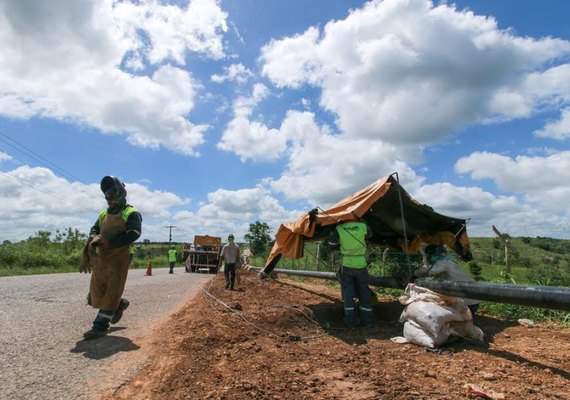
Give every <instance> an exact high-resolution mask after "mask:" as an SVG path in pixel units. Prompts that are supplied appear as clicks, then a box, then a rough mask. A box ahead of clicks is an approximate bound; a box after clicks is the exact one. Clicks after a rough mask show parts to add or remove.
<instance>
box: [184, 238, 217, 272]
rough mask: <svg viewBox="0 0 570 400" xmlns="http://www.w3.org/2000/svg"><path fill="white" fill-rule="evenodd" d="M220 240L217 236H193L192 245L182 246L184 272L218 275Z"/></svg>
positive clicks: (185, 244)
mask: <svg viewBox="0 0 570 400" xmlns="http://www.w3.org/2000/svg"><path fill="white" fill-rule="evenodd" d="M221 251H222V238H221V237H217V236H208V235H205V236H201V235H196V236H194V243H184V245H183V246H182V261H183V262H184V268H185V269H186V272H206V273H211V274H217V273H218V269H219V267H218V265H219V262H220V253H221Z"/></svg>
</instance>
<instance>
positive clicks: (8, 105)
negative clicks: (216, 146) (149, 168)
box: [0, 0, 227, 155]
mask: <svg viewBox="0 0 570 400" xmlns="http://www.w3.org/2000/svg"><path fill="white" fill-rule="evenodd" d="M226 18H227V15H226V14H225V13H224V12H223V11H222V10H221V9H220V6H219V4H218V2H217V1H215V0H193V1H191V2H190V3H189V4H188V6H187V7H185V8H182V7H179V6H175V5H161V4H159V3H158V2H156V1H143V2H137V3H131V2H121V3H115V2H113V1H111V0H106V1H87V0H84V1H69V0H54V1H50V2H49V3H46V2H44V1H39V0H36V1H32V2H6V1H4V2H2V3H1V4H0V47H1V48H2V49H3V51H2V52H0V88H1V89H0V105H1V106H2V107H0V115H3V116H7V117H13V118H29V117H32V116H41V117H47V118H54V119H59V120H66V121H69V120H71V121H74V122H76V123H79V124H86V125H88V126H91V127H94V128H98V129H100V130H102V131H103V132H106V133H120V134H124V135H126V136H127V137H128V140H129V141H130V142H131V143H133V144H136V145H139V146H148V147H158V146H164V147H166V148H168V149H170V150H173V151H176V152H180V153H183V154H191V155H193V154H197V151H196V147H197V146H199V145H200V144H201V143H202V142H203V135H204V132H205V130H206V129H207V128H208V127H207V126H206V125H196V124H194V123H192V122H191V121H189V120H188V119H187V115H188V114H189V113H190V111H191V110H192V109H193V107H194V100H193V98H194V96H195V95H196V92H197V91H198V90H199V89H200V85H199V84H198V83H197V82H196V81H195V80H194V78H193V77H192V75H191V73H189V72H188V71H185V70H183V69H181V68H179V67H175V66H172V65H168V63H174V64H179V65H184V57H185V54H187V53H188V52H196V53H199V54H201V55H202V56H204V57H207V58H213V59H219V58H221V57H223V56H224V51H223V45H222V38H223V36H222V35H223V33H224V32H225V31H226V30H227V27H226V22H225V20H226ZM165 63H167V64H165ZM123 64H124V66H125V67H126V68H133V72H126V71H125V70H123V69H121V66H122V65H123ZM145 65H154V66H155V67H156V70H155V72H154V73H153V75H152V76H146V75H144V74H139V75H137V74H135V72H138V71H139V70H141V69H142V68H144V67H145Z"/></svg>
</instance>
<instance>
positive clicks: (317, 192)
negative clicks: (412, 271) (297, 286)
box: [0, 0, 570, 241]
mask: <svg viewBox="0 0 570 400" xmlns="http://www.w3.org/2000/svg"><path fill="white" fill-rule="evenodd" d="M568 15H570V3H569V2H567V1H563V0H560V1H549V2H536V1H530V0H528V1H521V0H516V1H515V0H513V1H507V0H504V1H491V0H481V1H456V2H451V1H446V2H443V1H442V2H440V1H433V2H430V1H425V0H385V1H370V2H365V1H351V0H334V1H332V0H330V1H329V0H327V1H325V0H312V1H301V0H289V1H277V0H240V1H215V0H193V1H190V2H186V1H164V2H161V1H157V0H155V1H132V2H127V1H109V0H107V1H86V0H51V1H49V2H45V1H42V0H22V1H18V2H15V1H10V0H0V48H2V49H3V50H2V52H0V171H1V173H0V193H1V196H0V205H1V207H0V226H1V229H0V240H11V241H17V240H21V239H25V238H27V237H29V236H30V235H33V234H34V233H35V232H37V231H39V230H48V231H51V232H55V230H57V229H65V228H67V227H73V228H78V229H80V230H81V231H83V232H87V231H88V230H89V228H90V226H91V225H92V224H93V222H94V220H95V218H96V215H97V213H98V212H99V211H100V210H101V209H102V208H104V207H105V202H104V200H103V196H102V194H101V192H100V190H99V182H100V180H101V178H102V177H103V176H105V175H109V174H111V175H116V176H118V177H119V178H120V179H121V180H123V181H124V182H125V184H126V186H127V191H128V198H129V202H130V203H131V204H133V205H135V206H136V207H137V208H139V209H140V210H141V213H142V214H143V218H144V224H143V235H142V237H141V239H150V240H153V241H154V240H168V229H167V228H166V226H168V225H174V226H176V228H175V229H174V230H173V240H175V241H191V240H192V239H193V236H194V235H195V234H209V235H222V236H226V235H227V234H228V233H234V234H235V235H236V236H237V238H238V240H241V238H242V237H243V235H244V234H245V233H246V232H247V229H248V226H249V224H250V223H252V222H255V221H256V220H260V221H263V222H266V223H268V224H269V225H270V226H271V227H272V228H273V229H274V231H275V230H276V229H277V228H278V226H279V224H280V223H282V222H285V221H290V220H294V219H296V218H298V217H299V216H300V215H301V214H302V213H303V212H306V211H307V210H310V209H311V208H314V207H316V206H319V207H321V208H326V207H328V206H330V205H331V204H333V203H335V202H336V201H338V200H340V199H341V198H343V197H345V196H347V195H348V194H350V193H352V192H354V191H356V190H358V189H360V188H362V187H364V186H366V185H368V184H370V183H371V182H373V181H375V180H377V179H379V178H381V177H382V176H385V175H387V174H390V173H392V172H398V175H399V178H400V182H401V183H402V185H403V186H404V187H405V188H406V190H407V191H408V192H409V193H410V194H411V195H412V196H413V197H414V198H416V199H417V200H418V201H420V202H422V203H426V204H429V205H431V206H432V207H433V208H434V209H435V210H436V211H438V212H440V213H442V214H446V215H450V216H454V217H460V218H470V219H471V221H470V224H469V226H468V232H469V234H470V235H471V236H493V232H492V230H491V226H492V225H495V226H497V227H498V228H499V229H500V230H501V231H502V232H507V233H509V234H511V235H514V236H551V237H557V238H570V210H569V207H568V198H570V183H569V182H570V149H569V146H568V141H569V139H570V26H569V24H568V23H567V21H566V19H567V16H568Z"/></svg>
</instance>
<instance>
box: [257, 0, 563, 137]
mask: <svg viewBox="0 0 570 400" xmlns="http://www.w3.org/2000/svg"><path fill="white" fill-rule="evenodd" d="M568 54H570V42H568V41H563V40H558V39H550V38H546V39H540V40H534V39H531V38H520V37H515V36H513V35H512V34H511V33H510V32H509V31H501V30H499V29H498V27H497V23H496V21H495V20H494V19H493V18H487V17H482V16H476V15H474V14H473V13H472V12H468V11H458V10H456V9H455V8H454V7H453V6H448V5H445V4H443V5H440V6H436V7H434V6H433V5H432V3H431V2H429V1H427V0H385V1H371V2H369V3H367V4H366V5H365V6H364V7H362V8H361V9H358V10H355V11H353V12H352V13H351V14H350V15H349V16H348V17H347V18H346V19H344V20H339V21H331V22H329V23H327V24H326V26H325V27H324V29H323V30H322V32H319V30H318V28H315V27H311V28H309V29H307V30H306V31H305V32H304V33H303V34H301V35H297V36H293V37H286V38H283V39H280V40H273V41H271V42H270V43H268V44H267V45H266V46H265V47H264V48H263V49H262V55H261V61H262V63H263V67H262V71H263V73H264V75H265V76H267V77H268V78H269V79H271V80H272V82H273V83H274V84H275V85H276V86H278V87H290V88H298V87H300V86H301V85H304V84H309V85H314V86H316V87H318V88H320V89H321V98H320V105H321V106H322V107H324V108H325V109H326V110H328V111H331V112H332V113H334V114H335V115H336V116H337V123H338V126H339V127H340V129H341V131H342V132H344V133H345V134H347V135H349V136H352V137H358V138H367V139H380V140H383V141H385V142H390V143H396V144H401V143H414V144H422V143H432V142H434V141H437V140H438V139H442V138H444V137H445V136H448V135H449V134H451V133H452V132H454V131H457V130H458V129H461V128H462V127H464V126H466V125H467V124H470V123H474V122H480V121H484V120H488V119H489V118H491V117H497V116H498V115H497V114H504V115H505V117H520V116H527V115H529V113H530V110H531V109H534V108H536V107H538V106H539V105H540V104H542V102H544V101H545V97H544V95H543V96H538V97H537V96H534V97H533V96H529V95H528V93H526V92H523V93H519V92H518V91H521V90H525V87H524V86H523V87H521V86H520V82H525V78H526V77H527V74H529V73H532V72H534V71H536V70H540V69H542V68H543V67H544V65H545V64H547V63H551V62H555V61H557V60H559V59H561V58H562V57H564V56H567V55H568ZM553 70H554V69H553ZM552 72H553V73H554V71H552ZM558 73H560V71H558ZM529 79H530V78H529ZM567 82H568V80H567ZM527 84H529V83H527ZM566 86H567V84H565V85H563V87H561V88H560V87H559V88H555V87H552V92H551V93H550V94H549V96H551V97H552V96H556V94H558V93H560V92H563V91H564V90H565V89H564V87H566ZM526 90H530V89H526ZM567 93H568V91H567Z"/></svg>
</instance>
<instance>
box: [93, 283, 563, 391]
mask: <svg viewBox="0 0 570 400" xmlns="http://www.w3.org/2000/svg"><path fill="white" fill-rule="evenodd" d="M242 279H243V287H244V288H245V291H243V292H242V291H229V290H225V289H224V285H223V276H221V275H218V276H216V277H214V278H213V280H212V284H211V285H210V286H209V287H206V288H205V289H206V290H207V291H208V292H209V293H211V295H212V296H214V297H215V298H213V297H209V296H208V295H207V293H206V292H203V293H202V295H199V296H197V297H196V298H195V299H194V300H192V301H191V302H190V303H189V304H187V305H186V306H185V307H183V308H182V309H181V311H179V312H178V313H176V314H175V315H174V317H173V318H172V319H171V320H170V321H169V322H168V323H166V324H165V325H164V326H163V328H162V329H161V330H160V337H157V338H156V340H153V341H152V342H154V343H156V349H155V351H154V352H153V355H152V357H151V358H150V362H149V363H148V364H147V366H146V367H144V368H143V369H142V370H141V371H140V372H139V374H138V375H137V376H136V377H135V378H134V379H133V380H132V381H131V382H129V383H127V384H126V385H124V386H122V387H121V388H119V389H118V390H116V391H115V392H114V393H107V394H106V395H105V396H104V398H106V399H129V400H132V399H134V400H137V399H228V400H230V399H231V400H234V399H235V400H242V399H243V400H245V399H248V400H249V399H275V400H277V399H295V400H296V399H351V400H364V399H461V398H473V397H475V396H474V394H472V396H473V397H469V395H468V388H467V387H466V385H467V384H474V385H477V386H478V387H480V388H482V389H483V390H486V391H494V393H495V394H496V395H497V394H498V395H501V394H502V395H504V398H506V399H570V329H567V328H563V327H560V326H556V325H535V326H531V327H523V326H520V325H519V324H518V323H517V322H516V321H503V320H498V319H495V318H491V317H487V316H478V317H477V319H476V325H477V326H479V327H480V328H481V329H482V330H483V331H484V332H485V334H486V337H487V343H485V344H475V343H468V342H464V341H463V342H455V343H453V344H450V345H448V346H446V347H444V348H442V349H441V352H440V353H433V352H426V350H425V349H424V348H422V347H419V346H415V345H412V344H404V345H402V344H396V343H393V342H392V341H390V338H391V337H394V336H401V335H402V324H400V323H399V322H398V318H399V315H400V313H401V311H402V309H403V307H402V306H401V305H400V304H399V303H398V302H397V300H396V299H393V298H390V297H382V296H381V297H380V298H379V301H378V303H376V304H375V306H374V309H375V314H376V316H377V317H378V319H379V320H380V321H381V323H380V325H379V327H377V328H372V329H364V328H361V329H356V330H347V329H345V328H344V327H343V326H342V303H341V302H340V296H339V293H338V290H336V289H334V288H331V287H328V286H326V285H324V283H323V281H309V280H305V281H303V282H301V281H296V280H290V279H285V278H283V277H281V278H279V279H278V280H271V281H268V280H263V281H261V280H259V279H257V277H256V276H255V273H254V272H248V273H244V274H243V276H242ZM221 302H223V303H225V305H223V304H222V303H221ZM230 308H231V309H230ZM238 310H239V311H238ZM479 398H484V397H479ZM487 398H490V397H487Z"/></svg>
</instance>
